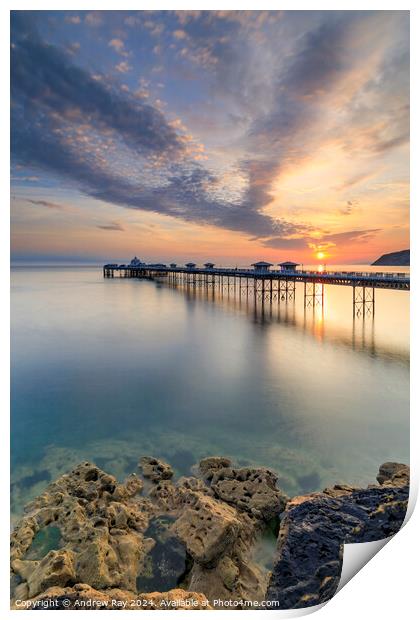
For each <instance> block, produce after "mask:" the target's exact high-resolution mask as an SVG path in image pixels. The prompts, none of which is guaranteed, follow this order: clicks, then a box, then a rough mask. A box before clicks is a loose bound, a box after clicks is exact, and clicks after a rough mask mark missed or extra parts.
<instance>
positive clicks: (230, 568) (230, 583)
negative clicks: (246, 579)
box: [218, 556, 239, 590]
mask: <svg viewBox="0 0 420 620" xmlns="http://www.w3.org/2000/svg"><path fill="white" fill-rule="evenodd" d="M218 569H219V573H220V576H221V578H222V581H223V583H224V585H225V586H226V588H227V589H228V590H233V588H234V587H235V584H236V582H237V579H238V577H239V568H238V567H237V566H236V564H235V563H234V562H233V560H232V559H231V558H229V557H228V556H225V557H224V558H222V559H221V560H220V562H219V564H218Z"/></svg>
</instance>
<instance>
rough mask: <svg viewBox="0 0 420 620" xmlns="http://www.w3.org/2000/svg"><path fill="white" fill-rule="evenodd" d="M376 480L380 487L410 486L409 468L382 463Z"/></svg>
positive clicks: (402, 465) (401, 464) (397, 464)
mask: <svg viewBox="0 0 420 620" xmlns="http://www.w3.org/2000/svg"><path fill="white" fill-rule="evenodd" d="M376 480H377V481H378V482H379V484H382V485H393V486H403V485H405V484H410V468H409V466H408V465H404V464H403V463H383V464H382V465H381V466H380V468H379V473H378V475H377V476H376Z"/></svg>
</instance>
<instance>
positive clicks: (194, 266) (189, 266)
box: [185, 263, 197, 269]
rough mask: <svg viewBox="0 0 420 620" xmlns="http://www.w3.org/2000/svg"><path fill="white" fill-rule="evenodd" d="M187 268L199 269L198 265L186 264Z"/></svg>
mask: <svg viewBox="0 0 420 620" xmlns="http://www.w3.org/2000/svg"><path fill="white" fill-rule="evenodd" d="M185 266H186V267H187V268H188V269H195V268H196V267H197V265H196V263H185Z"/></svg>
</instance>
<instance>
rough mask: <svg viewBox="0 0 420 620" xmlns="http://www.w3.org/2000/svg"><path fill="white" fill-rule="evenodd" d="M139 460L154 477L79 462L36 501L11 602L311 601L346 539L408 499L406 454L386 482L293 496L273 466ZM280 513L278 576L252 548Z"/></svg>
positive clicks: (395, 513)
mask: <svg viewBox="0 0 420 620" xmlns="http://www.w3.org/2000/svg"><path fill="white" fill-rule="evenodd" d="M139 466H140V468H141V470H142V472H143V476H144V478H147V479H148V480H149V481H150V482H148V483H147V485H146V486H144V482H143V480H142V479H141V478H139V477H138V476H137V475H135V474H133V475H131V476H129V477H128V478H127V480H126V481H125V482H124V483H118V481H117V480H116V479H115V478H114V477H113V476H110V475H109V474H107V473H106V472H104V471H102V470H101V469H99V468H98V467H96V466H95V465H93V464H92V463H89V462H85V463H81V464H80V465H78V466H77V467H76V468H75V469H74V470H73V471H71V472H70V473H68V474H65V475H63V476H61V477H60V478H58V479H57V480H56V481H55V482H53V483H52V484H50V485H49V486H48V487H47V488H46V489H45V492H44V493H43V494H42V495H40V496H39V497H38V498H36V499H35V500H34V501H33V502H31V503H30V504H28V506H27V507H26V511H25V515H24V517H23V518H22V519H21V521H20V522H19V523H18V525H17V526H16V528H15V530H14V532H13V534H12V537H11V568H12V591H13V600H12V607H13V606H14V608H16V609H17V608H19V609H21V608H22V604H20V605H18V603H17V601H21V602H22V601H23V602H27V603H28V608H34V607H35V608H38V607H42V606H43V604H44V603H45V601H47V600H53V601H54V602H55V603H56V607H55V608H59V609H64V608H66V609H68V608H71V609H72V608H74V609H83V608H89V606H90V607H91V606H92V605H93V606H94V608H99V609H102V608H105V609H112V608H116V609H210V608H211V606H215V605H213V601H215V600H216V599H217V600H221V601H229V602H230V603H232V602H237V603H238V605H239V607H241V606H242V605H243V603H242V602H241V601H253V602H254V601H255V602H256V603H257V604H258V603H259V602H261V601H263V600H266V599H269V600H271V601H276V606H275V607H274V608H276V609H279V608H283V609H289V608H297V607H308V606H311V605H315V604H317V603H320V602H323V601H325V600H327V599H328V598H330V597H331V596H332V595H333V594H334V592H335V590H336V587H337V584H338V582H339V578H340V573H341V561H342V547H343V543H345V542H364V541H371V540H378V539H382V538H386V537H388V536H390V535H392V534H394V533H395V532H397V531H398V529H399V528H400V527H401V524H402V522H403V519H404V515H405V511H406V507H407V499H408V485H409V469H408V467H407V466H405V465H402V464H399V463H384V464H383V465H381V467H380V470H379V473H378V478H377V479H378V481H379V482H380V485H379V486H378V485H371V486H370V487H368V488H367V489H357V488H354V487H350V486H345V485H341V486H335V487H333V488H330V489H325V490H324V492H322V493H313V494H311V495H305V496H301V497H295V498H294V499H292V500H288V498H287V497H286V496H285V494H284V493H283V492H282V491H281V490H280V489H279V488H278V487H277V484H276V483H277V478H276V475H275V474H274V473H273V472H272V471H270V470H268V469H264V468H250V467H243V468H236V467H234V466H233V465H232V463H231V461H230V460H229V459H226V458H224V457H208V458H206V459H203V460H202V461H201V462H200V463H199V465H198V468H197V470H198V471H199V472H200V475H201V477H196V476H189V477H182V478H179V480H177V481H174V480H173V479H172V478H173V470H172V468H171V467H170V465H168V464H167V463H164V462H163V461H160V460H159V459H155V458H153V457H143V458H142V459H141V460H140V464H139ZM142 493H144V495H142ZM279 518H280V519H281V523H280V531H279V537H278V549H277V556H276V559H275V565H274V569H273V571H272V574H271V576H270V573H269V572H268V570H267V569H266V570H262V569H261V568H260V567H259V566H258V565H257V564H256V563H255V561H254V559H253V553H254V550H255V543H256V542H257V541H259V540H260V539H261V537H262V535H263V533H264V532H266V531H267V530H268V528H272V527H273V520H274V526H276V525H277V527H278V520H279ZM92 601H93V603H92ZM113 601H114V604H113V603H112V602H113ZM95 605H96V607H95ZM219 608H220V607H219ZM247 608H249V607H247Z"/></svg>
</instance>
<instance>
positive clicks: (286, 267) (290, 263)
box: [279, 260, 299, 271]
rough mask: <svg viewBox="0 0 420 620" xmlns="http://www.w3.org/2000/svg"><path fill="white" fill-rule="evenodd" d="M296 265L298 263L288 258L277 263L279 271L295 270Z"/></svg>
mask: <svg viewBox="0 0 420 620" xmlns="http://www.w3.org/2000/svg"><path fill="white" fill-rule="evenodd" d="M298 265H299V263H294V262H293V261H290V260H287V261H285V262H284V263H279V267H280V269H281V271H296V267H298Z"/></svg>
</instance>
